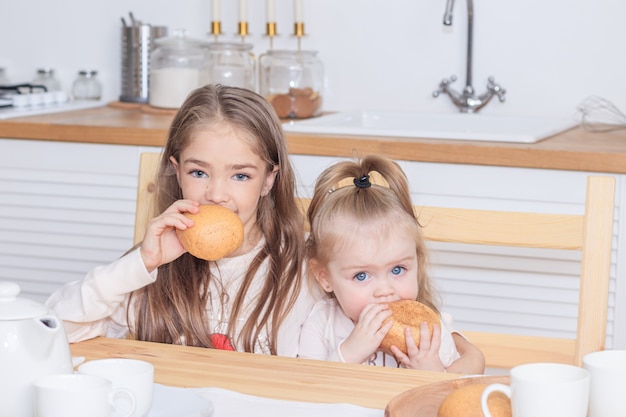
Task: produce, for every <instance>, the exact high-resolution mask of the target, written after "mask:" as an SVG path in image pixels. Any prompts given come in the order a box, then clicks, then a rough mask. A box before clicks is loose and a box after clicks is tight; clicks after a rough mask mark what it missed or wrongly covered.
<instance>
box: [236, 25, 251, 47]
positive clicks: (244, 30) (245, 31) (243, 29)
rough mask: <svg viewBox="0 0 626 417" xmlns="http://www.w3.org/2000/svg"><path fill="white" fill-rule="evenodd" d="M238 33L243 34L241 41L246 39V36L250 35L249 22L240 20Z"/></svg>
mask: <svg viewBox="0 0 626 417" xmlns="http://www.w3.org/2000/svg"><path fill="white" fill-rule="evenodd" d="M237 34H238V35H239V36H241V41H242V42H245V41H246V36H248V35H249V32H248V22H239V23H238V24H237Z"/></svg>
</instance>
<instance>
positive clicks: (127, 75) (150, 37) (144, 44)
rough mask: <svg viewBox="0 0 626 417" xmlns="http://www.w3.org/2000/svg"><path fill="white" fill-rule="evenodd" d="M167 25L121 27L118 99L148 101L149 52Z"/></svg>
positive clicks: (162, 34) (163, 34)
mask: <svg viewBox="0 0 626 417" xmlns="http://www.w3.org/2000/svg"><path fill="white" fill-rule="evenodd" d="M166 35H167V27H165V26H152V25H148V24H138V25H132V26H124V27H122V93H121V95H120V101H123V102H131V103H148V87H149V84H150V53H151V52H152V50H153V49H154V40H155V39H157V38H160V37H162V36H166Z"/></svg>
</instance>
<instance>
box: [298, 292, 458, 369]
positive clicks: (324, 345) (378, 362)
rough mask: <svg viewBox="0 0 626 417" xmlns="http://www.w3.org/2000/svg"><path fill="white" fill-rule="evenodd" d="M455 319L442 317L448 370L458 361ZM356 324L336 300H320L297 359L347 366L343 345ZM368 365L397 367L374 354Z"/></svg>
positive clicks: (393, 361)
mask: <svg viewBox="0 0 626 417" xmlns="http://www.w3.org/2000/svg"><path fill="white" fill-rule="evenodd" d="M451 327H452V317H451V316H449V315H447V314H442V316H441V345H440V347H439V359H441V362H442V363H443V365H444V366H445V367H446V368H447V367H448V366H450V365H451V364H452V362H454V361H455V360H456V359H458V358H459V353H458V351H457V350H456V345H455V343H454V339H452V333H451V331H450V330H449V329H450V328H451ZM353 329H354V323H353V322H352V320H350V318H349V317H347V316H346V315H345V314H344V312H343V310H341V307H340V306H339V304H338V303H337V300H335V299H334V298H325V299H322V300H319V301H317V302H316V303H315V305H314V306H313V308H312V310H311V313H310V315H309V317H308V318H307V320H306V321H305V323H304V325H303V328H302V333H301V335H300V348H299V349H298V351H299V353H298V356H299V357H301V358H309V359H321V360H329V361H335V362H345V360H344V359H343V356H342V354H341V343H342V342H343V341H344V340H345V339H346V338H347V337H348V336H349V335H350V333H352V330H353ZM364 364H367V365H374V366H387V367H394V368H397V367H398V363H397V362H396V359H395V357H394V356H393V355H388V354H386V353H383V352H380V351H379V352H375V353H374V354H373V355H372V356H371V357H370V358H369V359H368V360H367V361H365V362H364Z"/></svg>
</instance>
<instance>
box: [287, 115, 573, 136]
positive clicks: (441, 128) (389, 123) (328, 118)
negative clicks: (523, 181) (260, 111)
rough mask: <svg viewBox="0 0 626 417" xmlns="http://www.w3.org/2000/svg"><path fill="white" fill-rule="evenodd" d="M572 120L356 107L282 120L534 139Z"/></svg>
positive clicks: (310, 129) (382, 132) (343, 130)
mask: <svg viewBox="0 0 626 417" xmlns="http://www.w3.org/2000/svg"><path fill="white" fill-rule="evenodd" d="M577 124H578V123H577V122H576V121H574V120H569V119H559V118H540V117H512V116H485V115H481V114H466V113H450V114H429V113H417V112H402V111H373V110H359V111H350V112H340V113H334V114H328V115H324V116H319V117H315V118H311V119H305V120H298V121H289V122H286V123H283V129H284V130H285V131H286V132H296V133H298V132H299V133H323V134H339V135H359V136H399V137H411V138H432V139H455V140H481V141H492V142H521V143H534V142H537V141H540V140H542V139H545V138H547V137H550V136H553V135H556V134H557V133H560V132H563V131H565V130H568V129H571V128H573V127H575V126H576V125H577Z"/></svg>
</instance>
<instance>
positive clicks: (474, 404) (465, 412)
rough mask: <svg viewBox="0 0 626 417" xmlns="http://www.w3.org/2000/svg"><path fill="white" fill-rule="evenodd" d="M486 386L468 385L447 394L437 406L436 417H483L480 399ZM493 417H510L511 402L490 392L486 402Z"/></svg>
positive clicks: (502, 395) (505, 397) (496, 393)
mask: <svg viewBox="0 0 626 417" xmlns="http://www.w3.org/2000/svg"><path fill="white" fill-rule="evenodd" d="M487 385H488V384H468V385H464V386H462V387H460V388H457V389H455V390H454V391H452V392H451V393H449V394H448V395H447V396H446V397H445V398H444V399H443V401H442V402H441V404H440V405H439V411H438V412H437V417H484V414H483V411H482V409H481V407H480V397H481V396H482V395H483V391H484V390H485V388H486V387H487ZM487 405H488V406H489V412H490V413H491V415H492V416H493V417H512V415H513V413H512V411H511V400H509V397H507V396H506V395H504V394H503V393H501V392H492V393H491V395H489V399H488V400H487Z"/></svg>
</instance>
